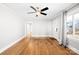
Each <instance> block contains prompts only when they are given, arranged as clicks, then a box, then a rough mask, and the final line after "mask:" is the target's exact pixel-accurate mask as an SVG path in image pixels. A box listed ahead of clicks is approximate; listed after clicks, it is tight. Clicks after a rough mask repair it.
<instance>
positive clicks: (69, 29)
mask: <svg viewBox="0 0 79 59" xmlns="http://www.w3.org/2000/svg"><path fill="white" fill-rule="evenodd" d="M66 28H67V34H73V20H72V15H71V16H67V20H66Z"/></svg>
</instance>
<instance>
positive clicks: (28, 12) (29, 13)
mask: <svg viewBox="0 0 79 59" xmlns="http://www.w3.org/2000/svg"><path fill="white" fill-rule="evenodd" d="M32 13H36V12H28V13H27V14H32Z"/></svg>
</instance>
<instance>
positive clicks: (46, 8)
mask: <svg viewBox="0 0 79 59" xmlns="http://www.w3.org/2000/svg"><path fill="white" fill-rule="evenodd" d="M48 9H49V8H48V7H45V8H43V9H41V11H45V10H48Z"/></svg>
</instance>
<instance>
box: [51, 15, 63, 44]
mask: <svg viewBox="0 0 79 59" xmlns="http://www.w3.org/2000/svg"><path fill="white" fill-rule="evenodd" d="M61 20H62V18H61V14H60V15H58V16H57V17H56V18H54V19H53V20H52V23H51V26H52V31H51V32H52V36H53V37H55V38H56V39H57V40H58V41H59V43H60V42H61V41H62V39H61V37H62V36H61V35H62V33H61V31H62V29H61ZM56 28H57V31H56Z"/></svg>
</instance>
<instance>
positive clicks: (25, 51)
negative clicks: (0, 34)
mask: <svg viewBox="0 0 79 59" xmlns="http://www.w3.org/2000/svg"><path fill="white" fill-rule="evenodd" d="M1 55H77V54H76V53H74V52H73V51H71V50H70V49H68V48H66V49H65V48H63V47H62V46H60V45H59V44H58V42H57V41H56V40H55V39H54V38H49V37H36V38H35V37H32V38H31V39H28V38H24V39H23V40H21V41H20V42H18V43H17V44H15V45H14V46H12V47H10V48H9V49H7V50H6V51H4V52H2V53H1Z"/></svg>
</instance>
